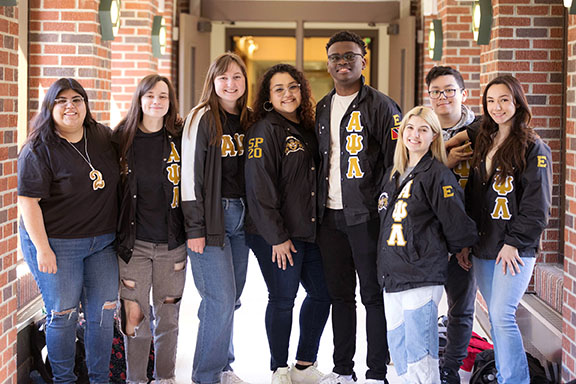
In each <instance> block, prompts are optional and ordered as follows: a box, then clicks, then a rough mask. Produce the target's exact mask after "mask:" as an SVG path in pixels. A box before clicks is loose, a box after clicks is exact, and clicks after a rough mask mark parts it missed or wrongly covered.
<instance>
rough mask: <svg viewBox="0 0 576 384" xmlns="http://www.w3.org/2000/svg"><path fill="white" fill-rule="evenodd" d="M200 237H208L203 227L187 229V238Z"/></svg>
mask: <svg viewBox="0 0 576 384" xmlns="http://www.w3.org/2000/svg"><path fill="white" fill-rule="evenodd" d="M199 237H206V231H205V230H204V228H202V229H190V230H187V231H186V238H187V239H197V238H199Z"/></svg>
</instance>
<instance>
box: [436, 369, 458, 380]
mask: <svg viewBox="0 0 576 384" xmlns="http://www.w3.org/2000/svg"><path fill="white" fill-rule="evenodd" d="M440 383H442V384H460V374H459V373H458V371H455V370H453V369H452V368H448V367H442V368H440Z"/></svg>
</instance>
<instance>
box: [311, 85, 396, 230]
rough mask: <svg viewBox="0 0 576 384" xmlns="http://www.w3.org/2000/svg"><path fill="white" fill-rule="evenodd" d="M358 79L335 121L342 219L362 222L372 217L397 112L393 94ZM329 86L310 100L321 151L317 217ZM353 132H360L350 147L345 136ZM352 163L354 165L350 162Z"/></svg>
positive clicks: (324, 177) (326, 158) (324, 190)
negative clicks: (353, 95)
mask: <svg viewBox="0 0 576 384" xmlns="http://www.w3.org/2000/svg"><path fill="white" fill-rule="evenodd" d="M361 81H362V86H361V88H360V91H359V92H358V95H357V96H356V98H355V99H354V100H353V101H352V103H350V106H349V107H348V110H347V111H346V113H345V114H344V116H343V117H342V121H341V122H340V148H341V151H340V172H341V186H342V204H343V206H344V217H345V219H346V224H347V225H356V224H360V223H364V222H366V221H368V220H370V219H374V218H377V217H378V211H377V209H376V201H377V199H378V194H379V192H380V191H379V188H380V183H381V181H382V176H383V175H384V172H385V171H386V170H387V169H388V168H389V167H391V166H392V163H393V158H394V150H395V149H396V141H397V139H398V127H399V125H400V121H401V120H402V112H401V111H400V107H399V106H398V105H397V104H396V103H395V102H394V100H392V99H391V98H390V97H388V96H386V95H385V94H383V93H382V92H380V91H377V90H376V89H374V88H372V87H370V86H368V85H365V84H364V77H362V79H361ZM335 92H336V91H335V90H334V89H333V90H332V92H330V93H329V94H328V95H326V96H325V97H324V98H323V99H322V100H320V102H319V103H318V104H317V105H316V136H317V137H318V145H319V150H320V157H321V164H320V172H319V181H318V218H319V219H320V221H322V217H323V215H324V210H325V208H326V200H327V198H328V174H329V171H330V110H331V105H332V96H333V95H334V93H335ZM353 134H354V135H359V136H360V140H361V141H360V146H356V147H355V148H350V147H349V145H348V142H347V139H348V138H349V137H350V136H352V135H353ZM348 140H350V139H348ZM350 141H351V142H354V140H350ZM358 141H359V140H356V141H355V142H356V143H358ZM354 158H356V159H354ZM355 164H358V166H359V168H354V165H355Z"/></svg>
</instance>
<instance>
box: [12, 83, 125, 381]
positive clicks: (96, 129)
mask: <svg viewBox="0 0 576 384" xmlns="http://www.w3.org/2000/svg"><path fill="white" fill-rule="evenodd" d="M111 134H112V131H111V130H110V129H109V128H108V127H105V126H103V125H101V124H98V123H97V122H96V121H95V120H94V118H93V117H92V114H91V113H90V108H89V105H88V95H87V93H86V91H85V90H84V88H82V86H81V85H80V84H79V83H78V82H77V81H76V80H74V79H69V78H62V79H59V80H57V81H56V82H54V83H53V84H52V85H51V86H50V88H49V89H48V91H47V92H46V95H45V96H44V100H43V102H42V105H41V107H40V111H39V113H38V115H37V116H36V118H35V119H34V121H33V122H32V129H31V132H30V134H29V136H28V140H27V142H26V144H25V145H24V147H23V148H22V151H21V153H20V155H19V157H18V206H19V208H20V212H21V220H20V227H19V232H20V240H21V244H22V253H23V255H24V260H25V261H26V263H27V264H28V266H29V268H30V271H31V272H32V275H33V276H34V279H35V280H36V283H37V284H38V287H39V288H40V292H41V293H42V298H43V299H44V305H45V308H46V345H47V347H48V358H49V360H50V365H51V367H52V373H53V375H54V383H75V382H76V376H75V375H74V360H75V359H74V358H75V348H76V327H77V325H78V315H79V312H80V303H82V311H83V313H84V317H85V319H86V331H85V336H84V337H85V338H84V343H85V347H86V365H87V367H88V375H89V377H90V383H108V373H109V364H110V351H111V348H112V338H113V332H114V311H115V309H116V298H117V295H118V262H117V260H116V252H115V251H114V246H113V244H114V239H115V237H116V236H115V233H116V220H117V210H118V208H117V184H118V180H119V171H118V161H117V156H116V151H115V150H114V147H113V145H112V143H111V141H110V138H111Z"/></svg>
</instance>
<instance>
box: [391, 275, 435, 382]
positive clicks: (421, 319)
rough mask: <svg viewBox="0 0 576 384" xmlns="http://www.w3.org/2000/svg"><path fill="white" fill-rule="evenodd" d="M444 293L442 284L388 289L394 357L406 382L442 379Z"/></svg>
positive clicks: (401, 376)
mask: <svg viewBox="0 0 576 384" xmlns="http://www.w3.org/2000/svg"><path fill="white" fill-rule="evenodd" d="M443 292H444V287H443V286H442V285H432V286H427V287H419V288H413V289H408V290H406V291H402V292H390V293H388V292H386V291H384V308H385V309H384V313H385V314H386V324H387V327H388V332H387V338H388V346H389V348H390V357H391V358H392V361H393V362H394V368H396V373H397V374H398V376H399V377H400V378H401V379H402V381H403V382H404V383H410V384H424V383H426V384H437V383H439V382H440V371H439V369H438V303H439V302H440V299H441V298H442V293H443Z"/></svg>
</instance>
